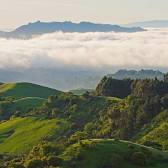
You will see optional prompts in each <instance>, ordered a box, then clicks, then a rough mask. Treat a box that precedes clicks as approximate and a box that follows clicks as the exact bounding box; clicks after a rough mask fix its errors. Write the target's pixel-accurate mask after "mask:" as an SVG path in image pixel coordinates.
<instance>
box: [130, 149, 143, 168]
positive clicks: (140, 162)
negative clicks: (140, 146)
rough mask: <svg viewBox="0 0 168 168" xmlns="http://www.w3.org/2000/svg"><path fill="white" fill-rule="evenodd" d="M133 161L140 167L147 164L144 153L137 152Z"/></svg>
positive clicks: (133, 156)
mask: <svg viewBox="0 0 168 168" xmlns="http://www.w3.org/2000/svg"><path fill="white" fill-rule="evenodd" d="M131 160H132V161H133V162H134V163H135V164H136V165H139V166H144V165H145V164H146V157H145V155H144V153H142V152H135V153H133V154H132V157H131Z"/></svg>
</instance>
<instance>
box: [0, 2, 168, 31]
mask: <svg viewBox="0 0 168 168" xmlns="http://www.w3.org/2000/svg"><path fill="white" fill-rule="evenodd" d="M0 4H1V5H0V12H1V15H0V29H8V28H15V27H17V26H18V25H22V24H24V23H27V22H34V21H37V20H42V21H65V20H71V21H75V22H79V21H93V22H102V23H112V24H113V23H115V24H119V23H121V24H125V23H129V22H136V21H145V20H155V19H168V10H167V7H168V0H0Z"/></svg>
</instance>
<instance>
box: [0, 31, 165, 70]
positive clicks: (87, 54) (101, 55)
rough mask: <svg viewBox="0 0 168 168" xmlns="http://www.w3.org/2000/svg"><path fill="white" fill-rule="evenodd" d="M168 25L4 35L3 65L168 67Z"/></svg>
mask: <svg viewBox="0 0 168 168" xmlns="http://www.w3.org/2000/svg"><path fill="white" fill-rule="evenodd" d="M167 60H168V29H150V30H148V31H145V32H138V33H114V32H110V33H98V32H97V33H62V32H56V33H52V34H46V35H42V36H39V37H35V38H33V39H29V40H19V39H17V40H16V39H3V38H0V68H3V69H7V68H16V69H18V68H41V67H42V68H68V67H73V68H75V67H76V68H80V67H82V68H86V69H87V68H109V67H125V68H127V67H141V68H146V67H160V68H166V67H168V61H167Z"/></svg>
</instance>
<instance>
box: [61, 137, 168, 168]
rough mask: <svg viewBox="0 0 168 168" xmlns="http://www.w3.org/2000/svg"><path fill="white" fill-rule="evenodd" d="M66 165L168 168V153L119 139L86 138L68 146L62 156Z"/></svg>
mask: <svg viewBox="0 0 168 168" xmlns="http://www.w3.org/2000/svg"><path fill="white" fill-rule="evenodd" d="M61 157H62V158H63V159H64V160H65V161H66V164H65V165H64V167H70V166H74V167H76V168H86V167H87V168H167V167H168V153H164V152H161V151H159V150H156V149H153V148H147V147H144V146H141V145H138V144H134V143H131V142H127V141H119V140H107V139H106V140H84V141H80V142H78V143H76V144H73V145H71V146H70V147H68V148H67V149H66V150H65V152H64V154H63V155H62V156H61Z"/></svg>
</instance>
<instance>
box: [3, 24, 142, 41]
mask: <svg viewBox="0 0 168 168" xmlns="http://www.w3.org/2000/svg"><path fill="white" fill-rule="evenodd" d="M57 31H62V32H80V33H85V32H111V31H114V32H139V31H144V29H142V28H140V27H132V28H128V27H121V26H118V25H110V24H96V23H91V22H80V23H72V22H40V21H37V22H34V23H29V24H27V25H23V26H20V27H18V28H17V29H15V30H14V31H11V32H3V31H1V32H0V37H6V38H30V37H32V36H33V35H40V34H45V33H53V32H57Z"/></svg>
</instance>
